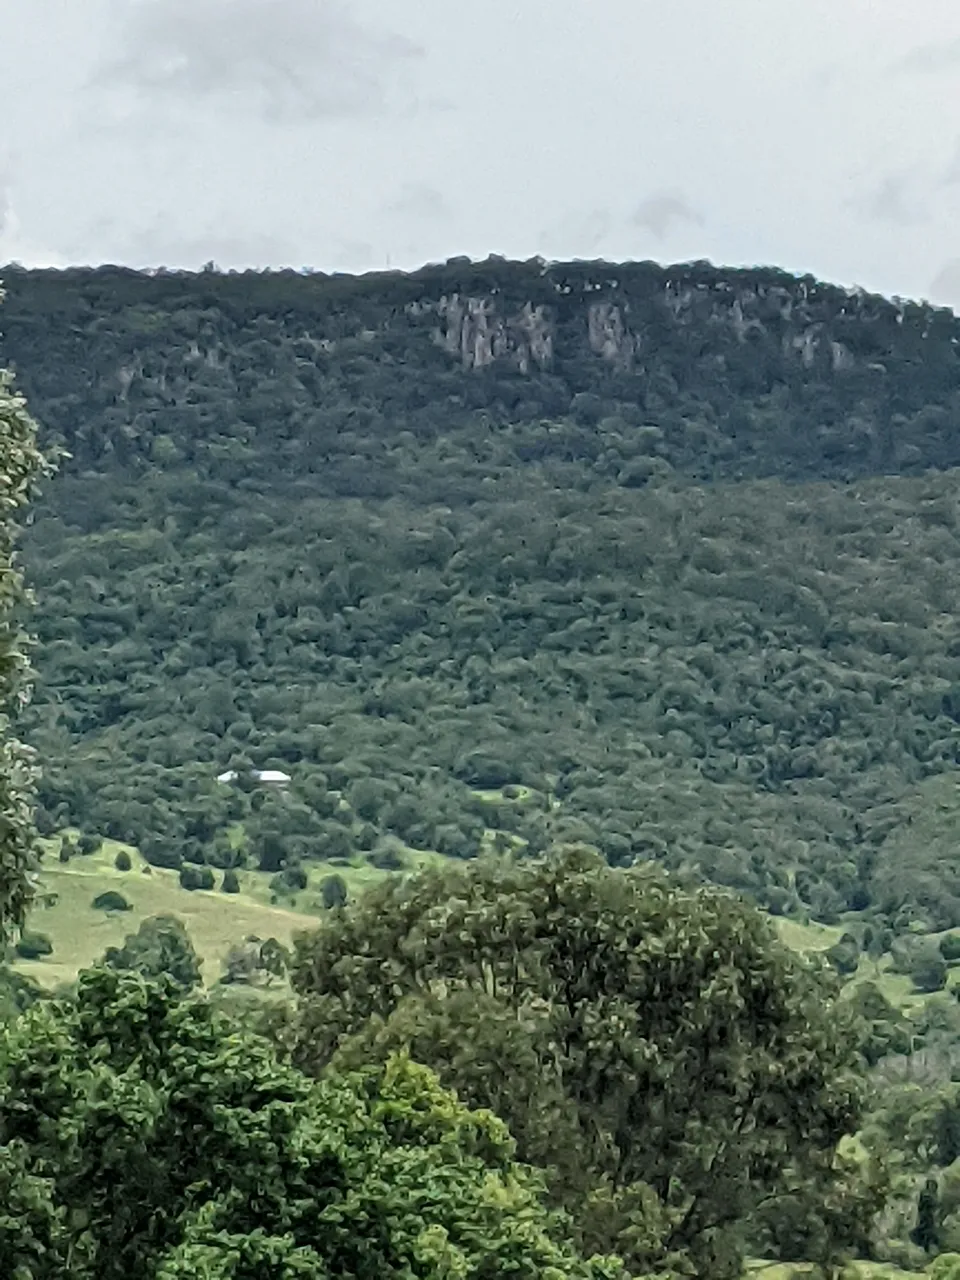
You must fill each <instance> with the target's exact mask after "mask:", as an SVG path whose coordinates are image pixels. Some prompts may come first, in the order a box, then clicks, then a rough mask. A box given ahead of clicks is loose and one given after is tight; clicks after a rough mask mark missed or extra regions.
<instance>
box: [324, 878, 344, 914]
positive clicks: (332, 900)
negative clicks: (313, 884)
mask: <svg viewBox="0 0 960 1280" xmlns="http://www.w3.org/2000/svg"><path fill="white" fill-rule="evenodd" d="M320 897H321V900H322V902H323V905H324V907H325V908H326V909H327V910H328V911H329V910H331V909H332V908H334V907H342V906H345V905H346V901H347V885H346V881H345V880H344V878H343V876H337V875H333V876H327V877H326V878H325V879H324V880H323V881H322V882H321V884H320Z"/></svg>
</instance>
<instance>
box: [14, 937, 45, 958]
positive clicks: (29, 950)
mask: <svg viewBox="0 0 960 1280" xmlns="http://www.w3.org/2000/svg"><path fill="white" fill-rule="evenodd" d="M16 952H17V955H18V956H20V957H21V959H23V960H39V959H40V958H41V957H42V956H49V955H52V953H53V943H52V942H51V941H50V939H49V938H48V937H47V935H46V934H45V933H25V934H24V935H23V936H22V937H21V938H20V941H19V942H18V943H17V946H16Z"/></svg>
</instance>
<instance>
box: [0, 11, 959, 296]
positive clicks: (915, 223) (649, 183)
mask: <svg viewBox="0 0 960 1280" xmlns="http://www.w3.org/2000/svg"><path fill="white" fill-rule="evenodd" d="M0 19H2V26H0V30H2V32H3V53H4V58H3V61H4V67H3V73H2V75H0V263H3V262H7V261H10V260H18V261H21V262H24V263H26V264H37V265H62V264H66V263H99V262H119V263H126V264H130V265H133V266H158V265H165V266H169V267H174V266H188V267H198V266H201V265H202V264H203V263H204V262H206V261H208V260H211V259H212V260H214V261H216V262H217V263H218V264H219V265H221V266H224V267H231V266H247V265H249V266H283V265H292V266H296V267H301V266H313V267H317V268H320V269H322V270H343V271H358V270H369V269H377V268H382V267H384V266H385V265H387V264H388V263H389V264H390V265H392V266H394V267H397V266H399V267H414V266H417V265H420V264H421V263H423V262H426V261H436V260H442V259H444V258H447V257H450V256H453V255H455V254H469V255H470V256H472V257H485V256H486V255H487V254H488V253H502V254H505V255H507V256H509V257H530V256H533V255H534V254H542V255H543V256H544V257H547V258H567V257H586V258H592V257H605V258H610V259H622V258H655V259H658V260H661V261H681V260H686V259H690V258H710V259H712V260H713V261H715V262H718V263H732V264H753V263H771V264H776V265H779V266H783V267H786V268H788V269H790V270H794V271H812V272H814V273H816V274H817V275H820V276H822V277H824V278H827V279H831V280H836V281H838V282H840V283H843V284H860V285H863V286H864V287H866V288H870V289H879V290H882V291H883V292H886V293H899V294H903V295H908V296H915V297H926V298H929V299H931V300H933V301H938V302H944V303H949V304H951V305H954V306H955V307H957V308H958V309H960V3H958V2H957V0H917V3H916V4H910V3H907V0H482V3H457V2H455V0H406V2H405V3H403V2H401V0H0Z"/></svg>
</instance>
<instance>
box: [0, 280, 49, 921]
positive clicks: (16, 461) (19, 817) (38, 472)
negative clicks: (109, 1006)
mask: <svg viewBox="0 0 960 1280" xmlns="http://www.w3.org/2000/svg"><path fill="white" fill-rule="evenodd" d="M3 296H4V295H3V292H2V291H0V301H2V299H3ZM47 470H48V467H47V464H46V462H45V461H44V459H43V458H42V456H41V454H40V452H39V451H38V449H37V440H36V424H35V423H34V421H33V419H32V418H31V417H30V415H29V413H28V412H27V408H26V405H25V403H24V400H23V397H22V396H21V395H20V394H19V393H18V391H17V390H16V389H15V388H14V385H13V378H12V376H11V375H10V373H9V372H8V371H7V370H6V369H2V368H0V819H2V821H0V946H2V945H3V944H4V943H5V941H6V939H7V937H8V934H9V932H10V931H11V929H17V928H20V927H21V926H22V925H23V922H24V919H25V912H26V908H27V905H28V903H29V901H30V898H31V896H32V888H31V878H30V876H31V872H32V871H34V870H35V869H36V866H37V863H38V860H39V858H38V853H39V851H38V848H37V843H36V830H35V827H34V819H33V808H34V781H35V760H34V757H33V755H32V753H31V752H30V751H29V750H27V748H26V747H25V746H24V745H23V743H22V742H21V741H20V740H19V739H18V737H17V736H16V733H17V731H18V730H19V725H20V712H21V710H22V708H23V707H24V705H25V704H26V702H27V700H28V697H29V694H30V664H29V661H28V659H27V654H26V649H25V645H24V634H23V631H22V629H21V628H22V626H23V619H24V615H25V606H26V604H27V597H26V595H25V592H24V587H23V580H22V577H21V573H20V566H19V563H18V559H19V556H18V554H17V543H18V541H19V535H20V530H19V527H18V525H17V523H16V521H17V520H18V518H19V516H20V514H21V511H22V509H23V507H24V506H25V505H26V503H27V502H28V501H29V500H30V499H31V498H32V497H33V496H34V488H35V485H36V483H37V481H38V480H39V479H40V477H41V476H42V475H43V474H45V473H46V472H47Z"/></svg>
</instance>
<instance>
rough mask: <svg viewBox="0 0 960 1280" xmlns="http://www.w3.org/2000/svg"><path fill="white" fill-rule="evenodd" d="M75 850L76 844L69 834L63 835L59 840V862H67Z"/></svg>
mask: <svg viewBox="0 0 960 1280" xmlns="http://www.w3.org/2000/svg"><path fill="white" fill-rule="evenodd" d="M76 852H77V846H76V845H75V844H74V842H73V841H72V840H71V839H70V837H69V836H64V837H63V839H62V840H61V841H60V853H59V854H58V857H59V859H60V861H61V862H69V861H70V859H71V858H72V857H73V855H74V854H75V853H76Z"/></svg>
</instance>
